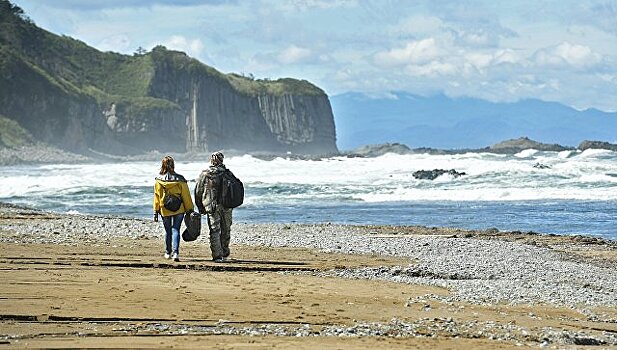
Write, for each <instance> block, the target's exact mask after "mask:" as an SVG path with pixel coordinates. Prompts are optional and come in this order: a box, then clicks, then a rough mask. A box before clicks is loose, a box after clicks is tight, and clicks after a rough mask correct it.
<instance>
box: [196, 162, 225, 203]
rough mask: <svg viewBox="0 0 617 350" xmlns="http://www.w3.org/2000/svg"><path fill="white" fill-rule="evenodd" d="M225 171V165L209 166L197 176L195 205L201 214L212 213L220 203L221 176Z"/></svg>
mask: <svg viewBox="0 0 617 350" xmlns="http://www.w3.org/2000/svg"><path fill="white" fill-rule="evenodd" d="M225 170H227V169H226V168H225V165H223V164H221V165H218V166H214V165H211V166H210V167H209V168H208V169H206V170H204V171H202V172H201V174H199V178H197V184H196V185H195V193H194V194H195V203H196V204H197V208H198V209H199V212H200V213H201V214H211V213H214V212H215V211H216V209H217V207H218V205H219V202H220V198H219V196H220V193H219V192H220V188H221V180H222V177H223V176H222V175H223V173H224V172H225Z"/></svg>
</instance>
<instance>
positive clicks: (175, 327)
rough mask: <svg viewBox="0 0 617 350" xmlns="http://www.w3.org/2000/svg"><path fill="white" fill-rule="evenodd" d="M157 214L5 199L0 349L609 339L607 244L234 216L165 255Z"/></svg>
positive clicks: (613, 283)
mask: <svg viewBox="0 0 617 350" xmlns="http://www.w3.org/2000/svg"><path fill="white" fill-rule="evenodd" d="M162 234H163V230H162V227H160V223H154V222H150V221H144V220H139V219H132V218H120V217H103V216H82V215H60V214H52V213H47V212H40V211H37V210H32V209H27V208H20V207H14V206H11V205H5V204H4V205H1V206H0V246H1V253H0V265H1V274H2V277H1V278H2V283H1V284H0V285H1V287H0V305H1V310H2V312H1V315H0V317H1V320H0V347H4V348H72V347H73V348H75V347H77V348H89V347H92V348H105V347H111V348H118V347H127V348H135V347H140V348H161V347H176V348H204V347H208V348H221V349H223V348H225V349H228V348H239V349H271V348H277V349H287V348H298V349H318V348H338V349H355V348H371V347H379V348H400V349H422V348H435V349H460V348H473V349H510V348H512V349H514V348H517V349H518V348H540V347H542V348H557V349H568V348H572V349H574V348H576V349H579V348H586V347H589V348H593V349H599V348H617V243H615V242H612V241H604V240H600V239H595V238H590V237H581V236H571V237H566V236H554V235H539V234H534V233H521V232H499V231H497V230H487V231H467V230H457V229H451V228H431V227H395V226H345V225H328V224H322V225H297V224H288V225H283V224H277V225H275V224H241V223H237V224H234V225H233V226H232V258H233V259H232V260H231V261H229V262H227V263H223V264H216V263H213V262H211V261H210V256H209V248H208V245H207V240H206V239H205V237H204V235H202V237H200V238H199V239H198V240H197V241H196V242H191V243H186V242H182V245H181V261H180V262H176V263H174V262H172V261H170V260H165V259H164V258H163V240H162Z"/></svg>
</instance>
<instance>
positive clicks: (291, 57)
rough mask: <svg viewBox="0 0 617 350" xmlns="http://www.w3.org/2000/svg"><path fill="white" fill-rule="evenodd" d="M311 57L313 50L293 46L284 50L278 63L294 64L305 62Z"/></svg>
mask: <svg viewBox="0 0 617 350" xmlns="http://www.w3.org/2000/svg"><path fill="white" fill-rule="evenodd" d="M310 57H311V50H309V49H306V48H303V47H298V46H296V45H291V46H289V47H288V48H286V49H285V50H283V51H282V52H281V53H280V54H279V55H278V57H277V59H278V61H279V62H281V63H283V64H292V63H299V62H302V61H305V60H306V59H308V58H310Z"/></svg>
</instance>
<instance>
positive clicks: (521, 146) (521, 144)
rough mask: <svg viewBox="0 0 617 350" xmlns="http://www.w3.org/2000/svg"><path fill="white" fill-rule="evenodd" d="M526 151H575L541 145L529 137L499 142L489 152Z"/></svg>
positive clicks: (552, 145) (567, 148)
mask: <svg viewBox="0 0 617 350" xmlns="http://www.w3.org/2000/svg"><path fill="white" fill-rule="evenodd" d="M526 149H535V150H538V151H552V152H561V151H570V150H574V148H573V147H564V146H561V145H558V144H547V143H541V142H537V141H534V140H530V139H529V138H527V137H520V138H518V139H512V140H506V141H503V142H499V143H497V144H494V145H492V146H490V147H489V152H493V153H518V152H520V151H524V150H526Z"/></svg>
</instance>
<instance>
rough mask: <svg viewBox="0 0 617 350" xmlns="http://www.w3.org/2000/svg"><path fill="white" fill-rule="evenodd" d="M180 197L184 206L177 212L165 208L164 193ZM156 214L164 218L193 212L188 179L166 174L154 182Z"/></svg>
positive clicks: (178, 175)
mask: <svg viewBox="0 0 617 350" xmlns="http://www.w3.org/2000/svg"><path fill="white" fill-rule="evenodd" d="M164 191H167V193H170V194H175V195H178V196H180V197H181V198H182V205H181V206H180V209H178V210H176V211H170V210H168V209H167V208H165V207H164V206H163V193H164ZM153 208H154V212H155V213H160V214H161V215H162V216H171V215H176V214H180V213H185V212H187V211H191V210H193V200H192V199H191V193H190V192H189V186H188V185H187V184H186V179H184V176H182V175H180V174H175V173H174V174H165V175H161V176H157V177H156V180H155V182H154V205H153Z"/></svg>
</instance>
